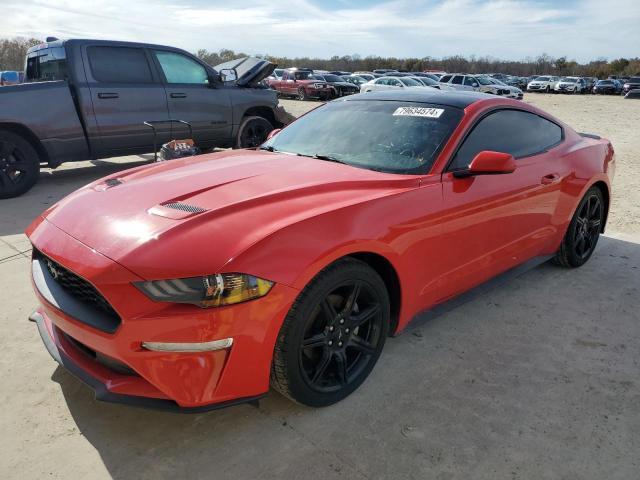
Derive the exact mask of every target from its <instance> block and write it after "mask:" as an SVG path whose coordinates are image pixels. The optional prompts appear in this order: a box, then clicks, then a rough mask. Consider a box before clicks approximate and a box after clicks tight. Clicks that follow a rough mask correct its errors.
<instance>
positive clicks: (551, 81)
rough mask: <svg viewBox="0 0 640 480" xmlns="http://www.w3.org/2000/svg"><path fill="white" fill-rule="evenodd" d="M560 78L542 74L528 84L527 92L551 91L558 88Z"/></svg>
mask: <svg viewBox="0 0 640 480" xmlns="http://www.w3.org/2000/svg"><path fill="white" fill-rule="evenodd" d="M558 80H560V79H559V78H558V77H555V76H553V75H542V76H541V77H536V78H534V79H533V80H531V81H530V82H529V84H528V85H527V92H545V93H551V92H553V91H554V89H555V88H556V83H558Z"/></svg>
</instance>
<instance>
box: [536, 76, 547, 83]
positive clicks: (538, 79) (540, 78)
mask: <svg viewBox="0 0 640 480" xmlns="http://www.w3.org/2000/svg"><path fill="white" fill-rule="evenodd" d="M535 80H537V81H538V82H548V81H549V77H537V78H536V79H535Z"/></svg>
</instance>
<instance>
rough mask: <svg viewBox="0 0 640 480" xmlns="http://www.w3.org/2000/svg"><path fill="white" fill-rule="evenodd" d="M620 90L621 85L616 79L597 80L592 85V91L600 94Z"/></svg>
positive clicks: (615, 92) (614, 92)
mask: <svg viewBox="0 0 640 480" xmlns="http://www.w3.org/2000/svg"><path fill="white" fill-rule="evenodd" d="M621 91H622V85H620V83H618V81H617V80H612V79H607V80H598V81H597V82H596V84H595V85H594V87H593V93H595V94H602V95H614V94H617V93H620V92H621Z"/></svg>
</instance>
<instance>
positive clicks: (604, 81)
mask: <svg viewBox="0 0 640 480" xmlns="http://www.w3.org/2000/svg"><path fill="white" fill-rule="evenodd" d="M598 83H599V84H600V85H611V84H612V83H613V82H612V81H611V80H598Z"/></svg>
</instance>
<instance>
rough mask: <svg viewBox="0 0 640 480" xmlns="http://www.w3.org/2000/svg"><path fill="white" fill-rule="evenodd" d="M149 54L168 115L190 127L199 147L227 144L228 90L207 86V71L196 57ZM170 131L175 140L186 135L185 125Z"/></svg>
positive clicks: (229, 125) (229, 123)
mask: <svg viewBox="0 0 640 480" xmlns="http://www.w3.org/2000/svg"><path fill="white" fill-rule="evenodd" d="M152 54H153V56H154V57H155V59H156V61H157V65H158V67H159V69H160V72H161V73H162V75H163V76H164V81H165V89H166V92H167V100H168V104H169V116H170V117H171V118H172V119H174V120H184V121H186V122H189V123H190V124H191V126H192V127H193V136H194V140H195V141H196V144H197V145H198V146H199V147H201V148H207V147H212V146H215V145H227V144H228V143H229V138H230V137H231V130H232V127H233V118H232V113H233V112H232V110H231V98H230V95H229V91H228V89H227V88H226V87H225V86H222V85H217V86H214V85H212V84H210V83H209V81H210V73H209V71H208V70H207V68H206V67H205V66H204V65H202V64H201V63H200V62H198V61H197V60H196V59H195V58H191V57H189V56H187V55H185V54H182V53H179V52H175V51H169V50H153V51H152ZM172 128H173V130H172V135H173V137H174V138H186V137H187V136H188V132H187V131H185V127H184V126H181V125H180V124H173V125H172Z"/></svg>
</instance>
